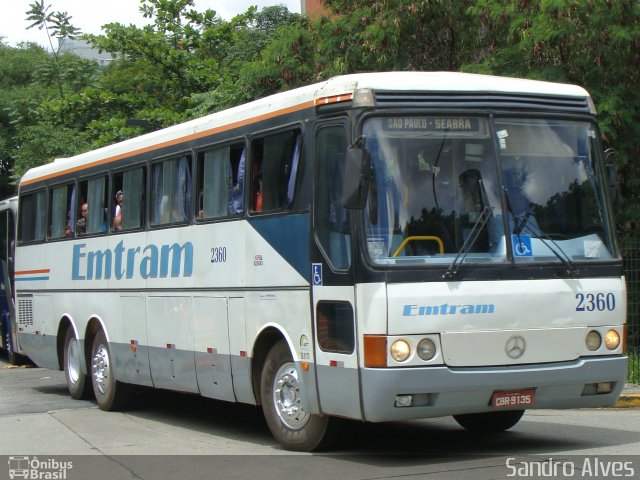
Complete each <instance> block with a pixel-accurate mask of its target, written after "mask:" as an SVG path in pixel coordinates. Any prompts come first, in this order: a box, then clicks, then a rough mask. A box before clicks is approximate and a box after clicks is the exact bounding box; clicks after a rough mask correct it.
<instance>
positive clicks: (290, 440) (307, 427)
mask: <svg viewBox="0 0 640 480" xmlns="http://www.w3.org/2000/svg"><path fill="white" fill-rule="evenodd" d="M260 393H261V395H262V409H263V411H264V417H265V419H266V421H267V425H268V426H269V429H270V430H271V433H272V434H273V436H274V437H275V438H276V440H278V441H279V442H280V443H281V444H282V446H283V447H285V448H286V449H287V450H297V451H304V452H310V451H313V450H317V449H319V448H322V447H323V446H326V444H327V442H328V441H329V438H330V430H332V429H333V422H332V420H333V419H331V418H330V417H328V416H326V415H314V414H311V413H309V412H306V411H305V410H304V409H303V408H302V396H303V395H304V392H303V391H302V388H301V385H300V383H299V379H298V371H297V370H296V366H295V363H294V362H293V359H292V357H291V353H290V352H289V347H288V346H287V344H286V343H285V342H284V341H283V340H281V341H280V342H278V343H276V344H275V345H274V346H273V347H272V348H271V351H270V352H269V354H268V355H267V359H266V361H265V364H264V367H263V369H262V377H261V381H260Z"/></svg>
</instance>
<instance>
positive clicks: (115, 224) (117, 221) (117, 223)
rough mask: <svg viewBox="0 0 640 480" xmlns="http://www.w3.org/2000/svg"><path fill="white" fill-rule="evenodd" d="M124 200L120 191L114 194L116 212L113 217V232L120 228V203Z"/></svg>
mask: <svg viewBox="0 0 640 480" xmlns="http://www.w3.org/2000/svg"><path fill="white" fill-rule="evenodd" d="M123 199H124V194H123V193H122V190H118V192H117V193H116V212H115V216H114V217H113V228H114V230H120V229H121V228H122V202H123Z"/></svg>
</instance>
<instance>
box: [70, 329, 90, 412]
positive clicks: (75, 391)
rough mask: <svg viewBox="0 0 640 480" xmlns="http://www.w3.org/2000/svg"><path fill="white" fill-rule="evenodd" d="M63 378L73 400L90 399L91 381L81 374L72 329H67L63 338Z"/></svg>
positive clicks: (79, 352) (77, 346)
mask: <svg viewBox="0 0 640 480" xmlns="http://www.w3.org/2000/svg"><path fill="white" fill-rule="evenodd" d="M63 358H64V364H63V366H64V378H65V380H66V382H67V390H69V395H71V398H73V399H75V400H84V399H87V398H90V397H91V381H90V380H89V376H88V375H85V374H84V373H82V353H81V351H80V345H79V342H78V340H77V339H76V337H75V335H74V334H73V329H72V328H68V329H67V334H66V336H65V338H64V357H63Z"/></svg>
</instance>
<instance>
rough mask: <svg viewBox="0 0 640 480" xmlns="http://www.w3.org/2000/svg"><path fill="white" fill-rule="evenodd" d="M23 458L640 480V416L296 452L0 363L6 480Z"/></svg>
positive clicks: (250, 412)
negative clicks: (105, 401)
mask: <svg viewBox="0 0 640 480" xmlns="http://www.w3.org/2000/svg"><path fill="white" fill-rule="evenodd" d="M20 458H22V459H23V460H22V466H24V459H25V458H27V459H28V460H27V461H28V462H31V463H29V465H31V467H30V468H31V470H32V471H35V472H36V473H35V474H34V473H33V472H31V473H30V474H31V475H40V477H39V478H63V480H67V479H68V480H79V479H85V478H86V479H96V480H101V479H103V478H104V479H115V480H117V479H144V480H147V479H148V480H156V479H165V478H166V479H174V478H178V479H184V480H187V479H192V478H196V479H197V478H208V479H245V478H247V479H253V478H257V479H260V480H268V479H276V478H277V479H279V480H282V479H283V478H285V479H286V478H292V479H298V478H304V479H305V480H315V479H336V480H343V479H347V480H350V479H363V480H365V479H366V480H374V479H376V480H377V479H385V480H386V479H403V480H414V479H416V480H417V479H423V478H424V479H440V478H443V479H445V478H446V479H449V478H451V479H467V478H468V479H474V480H482V479H496V478H510V476H509V475H510V474H514V475H512V476H515V477H518V476H519V477H521V478H522V477H525V478H536V476H533V475H531V474H534V473H539V474H541V475H539V476H538V478H541V477H548V475H545V473H546V472H550V473H554V469H555V473H556V474H558V475H555V478H614V475H613V473H619V474H620V475H619V476H620V477H622V478H640V409H638V408H625V409H590V410H563V411H559V410H547V411H529V412H527V413H526V414H525V416H524V418H523V420H522V421H521V422H520V423H519V424H518V425H517V426H516V427H514V428H513V429H512V430H511V431H509V432H506V433H504V434H500V435H495V436H474V435H470V434H468V433H466V432H465V431H464V430H462V429H461V428H460V427H459V426H458V425H457V424H456V423H455V421H454V420H453V419H452V418H441V419H433V420H423V421H413V422H394V423H390V424H362V423H356V422H345V425H344V428H343V431H342V435H341V436H340V441H339V443H338V445H337V446H336V447H335V449H334V450H332V451H330V452H323V453H319V454H296V453H291V452H287V451H284V450H283V449H282V448H281V447H280V446H279V444H278V443H277V442H275V440H274V439H273V438H272V437H271V434H270V433H269V430H268V428H267V426H266V424H265V422H264V420H263V418H262V413H261V411H260V409H259V408H256V407H252V406H246V405H234V404H228V403H225V402H218V401H213V400H209V399H204V398H200V397H197V396H193V395H183V394H175V393H171V392H162V391H143V392H141V393H140V395H139V396H138V398H137V399H136V403H135V405H133V406H132V408H131V409H130V410H127V411H126V412H122V413H114V412H103V411H101V410H99V409H98V408H97V407H96V405H95V403H94V402H91V401H78V400H72V399H70V398H69V396H68V395H67V391H66V386H65V383H64V376H63V374H62V372H57V371H51V370H44V369H40V368H10V367H9V366H8V365H6V363H4V362H3V359H2V358H1V357H0V479H4V478H9V476H10V474H11V473H13V474H16V472H19V470H16V468H13V467H16V466H18V465H19V462H20V460H19V459H20ZM34 458H35V459H36V460H34ZM66 462H70V463H69V464H68V465H67V463H66ZM598 462H600V463H598ZM602 462H604V463H602ZM616 462H617V463H616ZM61 466H62V467H65V468H61ZM32 467H37V468H32ZM67 467H70V468H67ZM616 467H617V470H616V469H615V468H616ZM545 469H546V470H545ZM572 469H573V470H572ZM594 469H595V470H594ZM603 469H607V470H606V471H604V473H605V474H607V475H602V473H603ZM38 472H39V473H38ZM18 474H19V473H18ZM53 474H57V475H58V476H57V477H55V476H52V475H53ZM63 474H64V476H63ZM569 474H570V475H569ZM629 474H632V475H629ZM609 475H611V476H609ZM30 478H33V477H30ZM552 478H553V477H552Z"/></svg>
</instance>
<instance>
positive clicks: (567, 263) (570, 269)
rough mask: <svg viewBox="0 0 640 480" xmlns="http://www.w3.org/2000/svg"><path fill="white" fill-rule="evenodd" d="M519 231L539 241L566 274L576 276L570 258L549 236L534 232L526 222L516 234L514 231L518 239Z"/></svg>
mask: <svg viewBox="0 0 640 480" xmlns="http://www.w3.org/2000/svg"><path fill="white" fill-rule="evenodd" d="M514 230H515V229H514ZM521 230H528V231H529V233H531V236H533V237H535V238H537V239H538V240H540V241H541V242H542V244H543V245H544V246H545V247H547V248H548V249H549V250H550V251H551V253H553V254H554V255H555V256H556V257H558V260H560V261H561V262H562V264H563V265H564V266H565V268H566V269H567V273H568V274H569V275H572V276H575V275H577V273H578V269H577V268H576V267H575V265H574V264H573V262H572V261H571V258H570V257H569V255H567V253H566V252H565V251H564V250H563V249H562V247H561V246H560V245H558V244H557V243H556V241H555V240H554V239H553V238H551V237H550V236H549V235H547V234H546V233H544V232H543V231H542V230H540V229H539V228H538V231H537V232H536V231H534V230H533V229H532V228H531V227H530V226H529V225H527V224H526V222H525V223H524V224H523V225H522V228H521V229H520V230H519V231H518V232H517V233H516V232H515V231H514V234H515V235H517V236H518V238H519V237H520V231H521ZM549 242H551V243H552V244H553V245H554V246H555V247H556V248H557V249H558V250H559V251H560V252H562V255H560V253H559V252H558V251H557V250H556V249H555V248H553V247H551V245H550V244H549Z"/></svg>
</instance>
